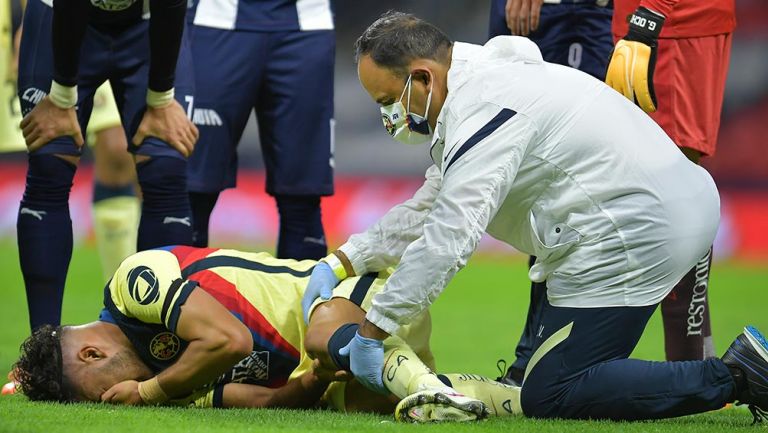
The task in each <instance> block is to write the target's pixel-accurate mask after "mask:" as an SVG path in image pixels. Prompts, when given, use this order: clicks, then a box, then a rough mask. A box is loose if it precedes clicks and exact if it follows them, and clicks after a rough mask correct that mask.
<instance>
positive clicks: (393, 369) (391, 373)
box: [387, 355, 408, 382]
mask: <svg viewBox="0 0 768 433" xmlns="http://www.w3.org/2000/svg"><path fill="white" fill-rule="evenodd" d="M403 361H408V357H407V356H405V355H397V358H395V365H390V366H389V368H388V369H387V380H388V381H390V382H392V381H393V380H395V375H396V374H397V368H398V367H400V364H402V363H403Z"/></svg>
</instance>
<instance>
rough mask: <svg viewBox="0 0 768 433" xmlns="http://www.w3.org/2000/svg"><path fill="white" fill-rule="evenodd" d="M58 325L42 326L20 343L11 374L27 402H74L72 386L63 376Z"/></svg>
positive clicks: (60, 329)
mask: <svg viewBox="0 0 768 433" xmlns="http://www.w3.org/2000/svg"><path fill="white" fill-rule="evenodd" d="M61 334H62V328H61V327H60V326H51V325H44V326H41V327H40V328H38V329H37V330H35V332H33V333H32V335H31V336H30V337H29V338H27V339H26V340H24V342H23V343H21V347H20V351H21V356H20V357H19V360H18V361H16V363H15V364H14V365H13V374H14V375H15V376H16V380H17V381H18V382H19V384H20V385H21V391H22V392H23V393H24V395H26V396H27V397H28V398H29V399H30V400H35V401H38V400H39V401H57V402H61V403H68V402H72V401H74V393H73V392H72V387H71V386H70V384H69V383H68V381H67V380H65V378H64V375H63V366H62V356H61Z"/></svg>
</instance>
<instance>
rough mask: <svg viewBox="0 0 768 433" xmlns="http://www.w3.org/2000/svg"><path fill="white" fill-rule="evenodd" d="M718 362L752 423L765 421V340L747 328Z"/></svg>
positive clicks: (767, 414) (767, 385)
mask: <svg viewBox="0 0 768 433" xmlns="http://www.w3.org/2000/svg"><path fill="white" fill-rule="evenodd" d="M722 359H723V362H724V363H725V365H726V366H728V369H729V370H731V375H732V376H733V380H734V381H735V382H736V392H735V397H736V400H737V401H738V403H737V404H746V405H748V407H749V410H750V411H751V412H752V416H753V417H754V422H753V424H754V423H758V422H762V421H763V420H765V419H768V341H766V339H765V337H763V334H761V333H760V331H758V330H757V328H755V327H753V326H747V327H746V328H744V333H743V334H741V335H739V336H738V337H736V340H735V341H734V342H733V343H732V344H731V347H729V348H728V350H726V351H725V355H723V358H722Z"/></svg>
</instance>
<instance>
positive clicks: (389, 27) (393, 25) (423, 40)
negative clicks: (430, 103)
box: [355, 11, 453, 75]
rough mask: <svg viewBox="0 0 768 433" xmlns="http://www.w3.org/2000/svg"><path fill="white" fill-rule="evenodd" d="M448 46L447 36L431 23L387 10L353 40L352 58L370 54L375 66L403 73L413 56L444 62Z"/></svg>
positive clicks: (414, 57) (450, 44) (358, 58)
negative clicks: (353, 54) (353, 50)
mask: <svg viewBox="0 0 768 433" xmlns="http://www.w3.org/2000/svg"><path fill="white" fill-rule="evenodd" d="M451 46H453V42H452V41H451V38H449V37H448V35H446V34H445V33H443V31H442V30H440V29H439V28H437V27H435V26H434V25H432V24H430V23H428V22H426V21H424V20H422V19H420V18H418V17H416V16H414V15H411V14H407V13H403V12H398V11H388V12H385V13H384V14H382V15H381V16H380V17H379V19H377V20H376V21H375V22H374V23H373V24H371V25H370V26H368V28H367V29H366V30H365V31H364V32H363V34H362V35H361V36H360V37H359V38H357V41H355V61H359V60H360V57H361V56H363V55H370V56H371V59H373V61H374V62H375V63H376V64H377V65H379V66H383V67H386V68H389V69H390V70H392V71H394V72H396V73H397V74H399V75H407V74H408V70H407V67H408V64H409V63H410V62H411V61H412V60H414V59H419V58H423V59H432V60H435V61H438V62H445V61H446V60H447V59H448V54H449V52H450V51H449V48H451Z"/></svg>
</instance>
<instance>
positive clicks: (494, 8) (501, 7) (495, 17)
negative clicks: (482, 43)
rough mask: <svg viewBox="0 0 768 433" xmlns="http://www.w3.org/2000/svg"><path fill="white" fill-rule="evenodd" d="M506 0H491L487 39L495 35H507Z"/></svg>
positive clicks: (508, 31) (508, 32)
mask: <svg viewBox="0 0 768 433" xmlns="http://www.w3.org/2000/svg"><path fill="white" fill-rule="evenodd" d="M506 5H507V0H491V14H490V19H489V21H488V39H492V38H494V37H496V36H503V35H509V34H510V30H509V27H507V13H506V9H505V8H506Z"/></svg>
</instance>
